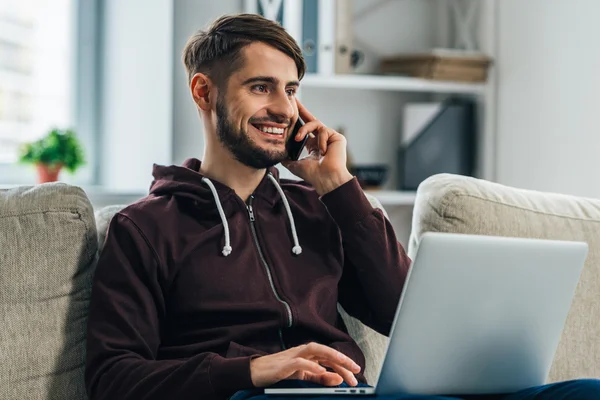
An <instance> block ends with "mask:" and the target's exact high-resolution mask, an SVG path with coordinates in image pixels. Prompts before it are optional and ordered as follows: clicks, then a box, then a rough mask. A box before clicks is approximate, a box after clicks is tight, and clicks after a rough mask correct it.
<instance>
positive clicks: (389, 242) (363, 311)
mask: <svg viewBox="0 0 600 400" xmlns="http://www.w3.org/2000/svg"><path fill="white" fill-rule="evenodd" d="M321 201H322V202H323V203H324V204H325V206H326V207H327V209H328V211H329V214H330V215H331V216H332V217H333V219H334V220H335V221H336V223H337V225H338V227H339V229H340V232H341V234H342V243H343V246H344V255H345V261H344V272H343V274H342V279H341V280H340V284H339V302H340V304H341V305H342V307H343V308H344V310H346V312H348V314H350V315H352V316H353V317H356V318H358V319H360V320H361V321H362V322H363V323H365V324H366V325H368V326H370V327H371V328H373V329H374V330H376V331H378V332H379V333H381V334H384V335H386V336H387V335H389V333H390V330H391V328H392V323H393V321H394V315H395V313H396V308H397V306H398V301H399V300H400V295H401V293H402V288H403V286H404V282H405V280H406V276H407V274H408V270H409V268H410V263H411V260H410V259H409V258H408V256H407V254H406V252H405V250H404V248H403V247H402V245H401V244H400V243H399V242H398V240H397V239H396V234H395V233H394V228H393V227H392V224H391V223H390V221H388V219H387V218H386V217H385V216H384V214H383V212H382V211H381V210H378V209H375V208H373V207H372V206H371V203H369V200H368V199H367V198H366V196H365V194H364V192H363V190H362V188H361V187H360V185H359V184H358V181H357V180H356V178H354V179H352V180H351V181H349V182H347V183H345V184H343V185H342V186H340V187H338V188H337V189H335V190H333V191H331V192H329V193H327V194H325V195H324V196H322V198H321Z"/></svg>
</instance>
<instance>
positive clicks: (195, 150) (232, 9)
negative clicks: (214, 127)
mask: <svg viewBox="0 0 600 400" xmlns="http://www.w3.org/2000/svg"><path fill="white" fill-rule="evenodd" d="M241 11H242V2H241V0H219V1H198V0H176V1H175V12H174V21H175V22H174V26H173V27H174V33H173V52H174V55H173V155H172V158H173V162H174V163H176V164H180V163H181V162H183V160H185V159H186V158H188V157H196V158H202V155H203V153H204V138H203V134H204V133H203V132H204V128H203V126H202V122H201V120H200V117H199V116H198V112H197V111H196V106H195V105H194V103H193V101H192V97H191V95H190V92H189V88H188V86H187V77H186V73H185V68H184V67H183V64H182V62H181V52H182V50H183V47H184V46H185V43H186V42H187V40H188V38H189V37H190V36H191V35H192V34H194V32H196V31H197V30H198V29H203V28H204V27H206V25H207V24H208V23H209V22H210V21H212V20H214V19H216V18H218V17H219V16H221V15H223V14H231V13H238V12H241Z"/></svg>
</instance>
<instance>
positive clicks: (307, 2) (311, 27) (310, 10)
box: [301, 0, 319, 74]
mask: <svg viewBox="0 0 600 400" xmlns="http://www.w3.org/2000/svg"><path fill="white" fill-rule="evenodd" d="M303 3H304V4H303V6H302V43H301V45H302V46H301V47H302V54H303V55H304V60H305V61H306V72H307V73H311V74H316V73H317V72H318V65H319V25H318V20H319V0H304V1H303Z"/></svg>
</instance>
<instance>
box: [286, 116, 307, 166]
mask: <svg viewBox="0 0 600 400" xmlns="http://www.w3.org/2000/svg"><path fill="white" fill-rule="evenodd" d="M303 126H304V122H303V121H302V120H301V119H300V117H298V120H297V121H296V124H295V125H294V129H293V130H292V134H291V135H290V137H289V139H288V141H287V143H286V146H285V147H286V149H287V153H288V158H289V159H290V160H293V161H297V160H298V159H299V158H300V154H301V153H302V150H303V149H304V146H306V141H307V140H308V138H309V137H310V135H306V136H304V139H302V140H301V141H300V142H298V141H296V140H295V139H294V138H295V137H296V134H297V133H298V131H299V130H300V128H302V127H303Z"/></svg>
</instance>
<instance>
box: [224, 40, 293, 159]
mask: <svg viewBox="0 0 600 400" xmlns="http://www.w3.org/2000/svg"><path fill="white" fill-rule="evenodd" d="M242 53H243V57H244V64H243V67H242V68H241V69H240V70H238V71H236V72H234V73H233V74H232V75H231V77H230V78H229V80H228V82H227V84H226V87H227V89H226V92H225V93H222V91H221V92H220V93H219V96H218V99H217V104H216V113H217V136H218V138H219V140H220V141H221V143H222V144H223V145H224V146H225V147H226V148H227V149H228V150H229V151H230V152H231V153H232V154H233V156H234V157H235V158H236V159H237V160H238V161H240V162H241V163H242V164H245V165H247V166H249V167H252V168H256V169H262V168H267V167H270V166H273V165H275V164H277V163H279V162H281V161H283V160H285V159H286V158H287V153H286V150H285V142H286V140H287V138H288V137H289V135H290V134H291V132H292V128H293V125H294V123H295V122H296V119H297V114H298V107H297V105H296V100H295V94H296V90H297V88H298V84H299V83H298V70H297V68H296V64H295V63H294V61H293V60H292V59H291V58H290V57H288V56H287V55H286V54H284V53H282V52H280V51H279V50H276V49H275V48H273V47H270V46H268V45H266V44H263V43H253V44H251V45H248V46H246V47H245V48H244V49H243V50H242Z"/></svg>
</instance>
